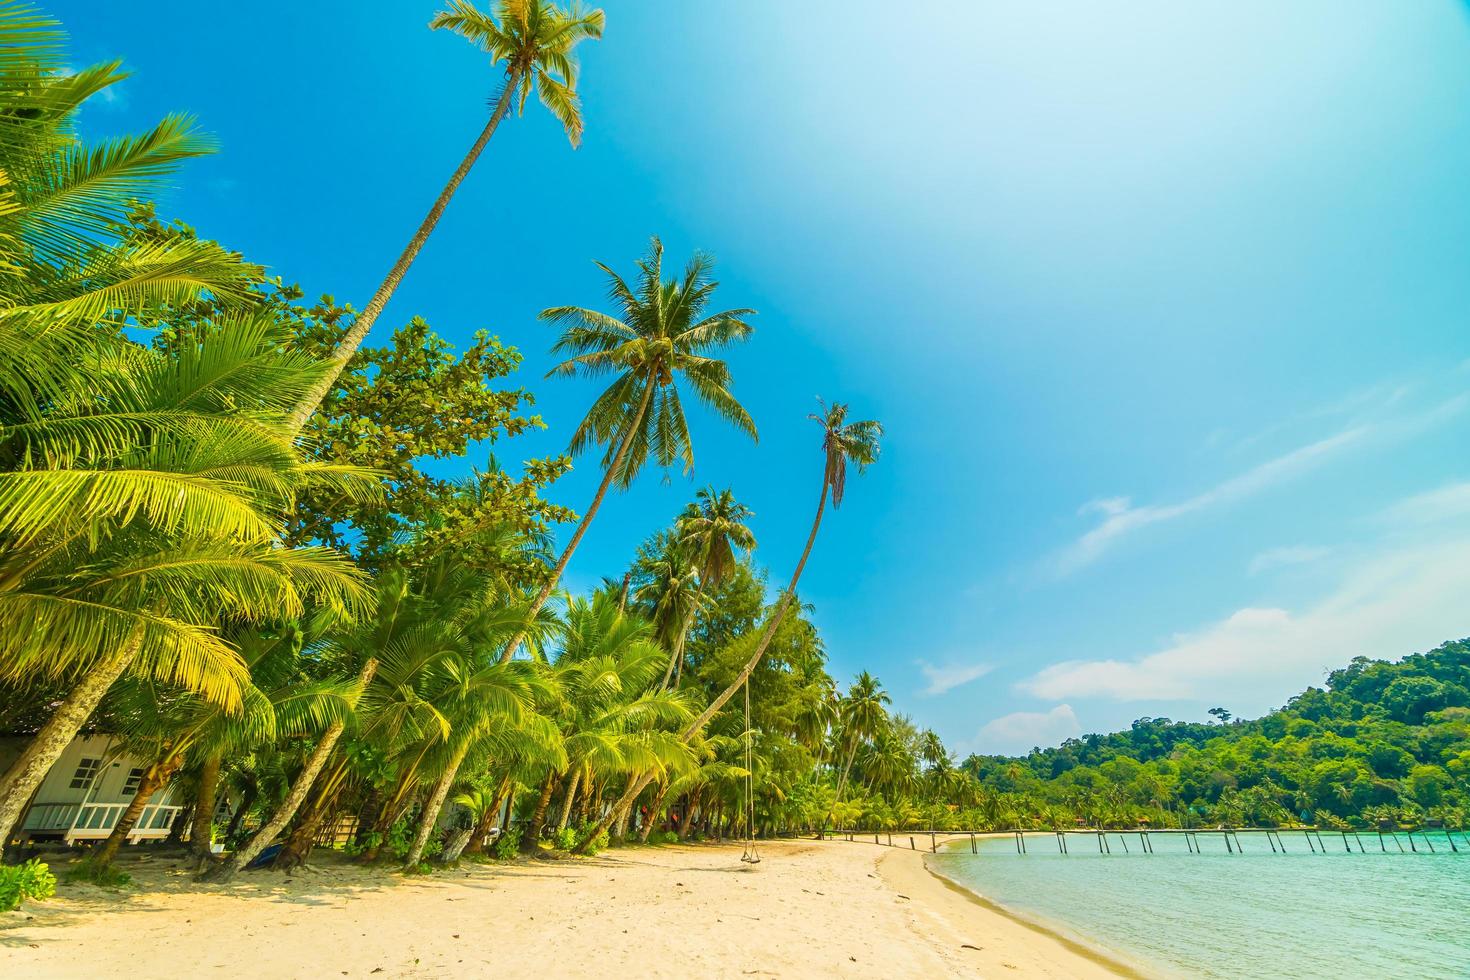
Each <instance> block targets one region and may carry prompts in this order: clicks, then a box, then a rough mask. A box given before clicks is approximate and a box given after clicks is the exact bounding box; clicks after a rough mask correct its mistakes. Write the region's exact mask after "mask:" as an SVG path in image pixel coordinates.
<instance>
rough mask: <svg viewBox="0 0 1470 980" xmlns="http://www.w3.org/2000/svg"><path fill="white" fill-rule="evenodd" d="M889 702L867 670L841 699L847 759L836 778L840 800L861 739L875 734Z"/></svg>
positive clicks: (885, 714) (883, 718)
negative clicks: (840, 773)
mask: <svg viewBox="0 0 1470 980" xmlns="http://www.w3.org/2000/svg"><path fill="white" fill-rule="evenodd" d="M889 703H890V699H889V697H888V692H887V691H885V690H883V687H882V685H880V684H879V683H878V679H877V678H876V677H874V676H873V675H872V674H870V673H868V672H867V671H866V670H865V671H863V672H862V673H861V674H859V675H858V676H857V680H855V681H853V684H852V687H850V688H848V691H847V697H846V698H844V699H843V701H842V709H841V713H842V726H843V731H844V733H845V741H846V742H847V761H846V762H845V763H843V766H842V775H841V776H840V777H838V780H837V800H838V802H841V800H842V791H843V788H844V787H846V786H847V777H848V774H849V773H850V772H851V771H852V761H853V759H854V758H856V757H857V750H858V747H859V746H860V745H862V743H863V742H864V741H865V740H867V739H870V738H872V737H873V736H875V735H877V734H878V732H879V730H880V729H881V727H882V725H883V722H884V721H885V720H886V719H887V717H888V714H887V711H886V710H885V706H886V705H888V704H889Z"/></svg>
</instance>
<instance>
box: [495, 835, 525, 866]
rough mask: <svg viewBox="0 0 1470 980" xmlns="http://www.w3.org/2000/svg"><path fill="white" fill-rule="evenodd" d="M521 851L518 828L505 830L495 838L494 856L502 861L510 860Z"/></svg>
mask: <svg viewBox="0 0 1470 980" xmlns="http://www.w3.org/2000/svg"><path fill="white" fill-rule="evenodd" d="M520 849H521V830H520V828H519V827H516V828H513V829H511V830H507V831H506V832H505V833H503V834H501V835H500V836H499V837H497V838H495V856H496V857H497V858H499V859H500V860H502V861H509V860H512V859H513V858H514V857H515V856H516V853H517V852H518V851H520Z"/></svg>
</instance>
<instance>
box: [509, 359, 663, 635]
mask: <svg viewBox="0 0 1470 980" xmlns="http://www.w3.org/2000/svg"><path fill="white" fill-rule="evenodd" d="M643 389H644V390H643V401H642V403H641V404H640V405H639V406H638V413H637V414H636V415H634V416H633V417H632V418H631V419H629V421H628V428H627V431H626V432H624V433H623V441H622V442H621V443H619V444H618V454H617V455H616V456H614V457H613V460H612V462H611V463H610V464H608V467H607V472H606V473H604V474H603V475H602V482H601V483H600V484H598V487H597V493H596V494H595V495H594V496H593V498H592V503H591V504H589V505H588V506H587V511H586V513H584V514H583V515H582V520H581V521H579V522H578V523H577V529H576V530H575V531H573V532H572V540H570V541H568V542H567V546H566V549H565V550H564V551H563V552H562V553H561V557H560V558H558V559H557V560H556V567H555V568H553V569H552V570H551V574H550V575H549V576H548V577H547V579H546V583H545V584H544V585H542V586H541V591H540V592H538V593H537V594H536V598H535V599H534V600H533V601H532V602H531V608H530V609H529V610H527V611H526V618H525V620H524V622H523V624H522V626H521V628H520V629H519V630H517V631H516V635H515V636H513V637H511V640H510V642H509V643H507V644H506V645H505V652H504V653H502V654H501V655H500V662H501V663H509V662H510V660H511V658H513V657H514V656H515V655H516V651H517V650H519V649H520V648H521V644H522V643H524V642H525V640H526V634H527V633H529V632H530V631H531V624H532V623H534V622H535V621H536V614H537V613H539V612H541V607H542V606H544V605H546V602H547V600H548V599H550V598H551V593H552V591H553V590H555V589H556V584H557V583H558V582H560V581H561V576H562V573H563V572H565V571H566V570H567V565H568V563H570V562H571V560H572V555H573V554H574V553H575V552H576V550H577V545H578V544H580V543H581V541H582V535H584V534H586V533H587V528H588V527H590V526H591V524H592V518H594V517H596V516H597V511H598V509H599V508H600V507H602V500H603V498H604V497H606V496H607V490H608V487H610V486H612V481H613V477H615V476H616V475H617V473H618V471H619V470H620V469H622V466H623V460H625V459H626V458H627V456H628V449H629V447H630V446H632V445H633V437H634V436H635V435H636V434H637V433H638V429H639V426H640V423H641V422H642V419H643V416H644V414H646V413H647V412H648V405H649V403H650V402H651V401H652V400H653V389H654V385H653V383H652V382H649V383H647V384H645V385H644V386H643Z"/></svg>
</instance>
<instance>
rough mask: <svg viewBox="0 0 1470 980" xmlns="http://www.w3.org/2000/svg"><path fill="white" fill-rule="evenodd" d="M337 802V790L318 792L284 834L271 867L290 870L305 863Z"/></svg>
mask: <svg viewBox="0 0 1470 980" xmlns="http://www.w3.org/2000/svg"><path fill="white" fill-rule="evenodd" d="M336 803H337V791H336V790H332V791H330V792H327V793H326V794H325V795H322V794H318V795H317V798H316V799H315V800H313V801H312V803H311V805H309V806H308V807H307V808H306V810H305V811H304V812H302V814H301V816H300V818H299V819H298V820H297V821H296V826H294V827H292V828H291V833H290V834H288V835H287V836H286V842H285V843H284V844H282V845H281V850H280V851H279V852H278V853H277V854H276V856H275V859H274V860H273V861H271V867H272V868H275V869H277V870H280V871H292V870H295V869H296V868H299V867H301V866H302V865H304V864H306V862H307V860H308V859H309V858H310V857H311V850H312V848H314V847H316V839H317V837H318V836H319V835H320V834H321V831H322V821H324V820H325V819H326V818H327V817H328V816H329V815H330V814H331V813H332V810H333V809H334V808H335V806H336Z"/></svg>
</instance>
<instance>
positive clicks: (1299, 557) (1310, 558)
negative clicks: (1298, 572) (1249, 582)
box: [1249, 544, 1332, 575]
mask: <svg viewBox="0 0 1470 980" xmlns="http://www.w3.org/2000/svg"><path fill="white" fill-rule="evenodd" d="M1330 554H1332V549H1331V548H1322V547H1317V546H1313V545H1306V544H1295V545H1288V546H1287V547H1284V548H1271V549H1269V550H1267V551H1263V552H1261V553H1260V554H1259V555H1256V556H1255V557H1254V558H1252V559H1251V563H1250V569H1249V571H1250V574H1252V575H1259V574H1260V573H1261V572H1266V571H1270V570H1271V569H1273V568H1284V567H1286V566H1289V565H1309V564H1311V563H1312V562H1314V561H1321V560H1322V559H1323V558H1326V557H1327V556H1328V555H1330Z"/></svg>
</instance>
